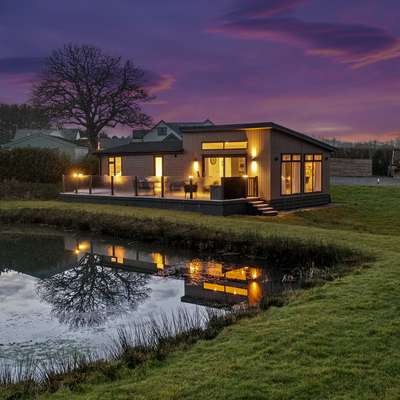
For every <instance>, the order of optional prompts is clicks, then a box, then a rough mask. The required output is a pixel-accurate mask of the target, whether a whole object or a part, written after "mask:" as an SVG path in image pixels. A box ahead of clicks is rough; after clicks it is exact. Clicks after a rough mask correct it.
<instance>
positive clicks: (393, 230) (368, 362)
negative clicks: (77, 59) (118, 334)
mask: <svg viewBox="0 0 400 400" xmlns="http://www.w3.org/2000/svg"><path fill="white" fill-rule="evenodd" d="M332 192H333V200H334V203H335V206H332V207H327V208H321V209H316V210H311V211H302V212H297V213H290V214H281V215H280V216H278V217H276V218H264V217H246V216H243V217H225V218H222V217H206V216H200V215H198V214H191V213H178V212H173V211H161V210H160V211H155V210H145V209H133V208H128V207H113V206H102V205H99V206H95V205H88V204H86V205H79V204H67V203H61V202H0V216H1V214H2V213H6V212H7V211H9V210H15V209H16V208H34V209H36V208H39V207H40V208H44V209H46V210H49V211H48V212H49V213H50V212H52V210H54V209H57V210H59V211H62V212H66V213H68V212H69V210H76V209H79V210H87V212H89V213H94V214H95V216H96V217H98V218H101V215H104V214H107V213H112V214H117V215H123V216H126V217H129V216H132V215H133V216H136V217H138V216H139V217H140V216H146V217H149V218H161V219H162V222H164V223H166V224H167V223H169V224H172V223H178V222H184V223H191V224H195V225H201V226H207V227H212V228H213V229H219V230H223V231H226V232H227V234H229V233H230V232H243V234H246V233H247V232H249V231H254V230H256V231H257V232H259V233H260V234H262V235H265V236H266V237H268V236H270V235H272V234H273V235H282V236H285V237H286V236H290V237H295V238H298V237H300V238H310V239H318V240H323V241H326V242H332V243H336V244H340V245H346V246H349V247H352V248H355V249H357V250H363V251H368V252H372V253H373V254H374V255H375V257H376V259H375V261H373V262H371V263H370V264H369V265H367V266H363V267H362V268H359V269H356V270H355V271H353V272H352V273H351V274H349V275H347V276H345V277H343V278H341V279H338V280H336V281H334V282H331V283H327V284H325V285H324V286H322V287H318V288H313V289H310V290H307V291H304V292H302V293H301V294H300V295H298V296H297V297H296V298H294V299H293V300H292V301H291V302H290V303H289V305H287V306H285V307H282V308H275V307H272V308H271V309H269V310H268V311H266V312H263V313H261V314H260V315H258V316H257V317H255V318H252V319H244V320H241V321H240V322H239V323H237V324H235V325H232V326H230V327H228V328H225V329H224V331H223V332H222V333H221V334H220V335H219V336H218V337H217V338H216V339H213V340H210V341H201V342H198V343H197V344H195V345H193V346H191V347H189V348H185V349H182V350H179V351H176V352H175V353H173V354H171V355H169V356H168V357H167V358H166V359H165V360H163V361H152V362H150V363H147V364H145V365H143V366H141V367H139V368H137V369H134V370H124V371H122V372H121V374H120V376H119V377H118V379H114V380H111V379H110V380H109V381H107V382H104V381H100V380H96V378H95V377H94V378H93V379H92V381H91V382H89V383H84V384H80V385H78V387H77V388H76V390H74V391H71V390H69V389H62V390H59V391H58V392H56V393H53V394H42V395H41V396H40V398H41V399H76V400H78V399H79V400H81V399H102V400H108V399H228V398H229V399H279V400H283V399H296V400H300V399H340V400H343V399H399V397H400V379H399V376H400V318H399V312H400V246H399V242H400V237H399V236H400V234H399V231H400V230H399V228H398V226H397V225H396V223H397V222H398V221H400V202H399V200H400V189H398V188H390V187H351V186H346V187H334V188H333V190H332ZM7 395H8V394H7V393H6V392H5V391H3V393H1V392H0V398H2V396H3V398H7V397H6V396H7Z"/></svg>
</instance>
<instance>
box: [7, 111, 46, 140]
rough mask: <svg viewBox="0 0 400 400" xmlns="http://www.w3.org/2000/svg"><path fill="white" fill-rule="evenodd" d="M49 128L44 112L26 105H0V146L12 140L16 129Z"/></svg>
mask: <svg viewBox="0 0 400 400" xmlns="http://www.w3.org/2000/svg"><path fill="white" fill-rule="evenodd" d="M46 128H50V123H49V117H48V115H47V114H46V111H45V110H43V109H41V108H38V107H32V106H30V105H28V104H0V144H3V143H7V142H9V141H10V140H12V139H13V138H14V135H15V132H16V130H17V129H46Z"/></svg>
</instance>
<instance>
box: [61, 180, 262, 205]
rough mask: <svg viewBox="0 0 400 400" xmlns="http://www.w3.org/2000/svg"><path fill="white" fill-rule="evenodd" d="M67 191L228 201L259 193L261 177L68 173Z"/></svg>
mask: <svg viewBox="0 0 400 400" xmlns="http://www.w3.org/2000/svg"><path fill="white" fill-rule="evenodd" d="M63 192H64V193H75V194H97V195H111V196H143V197H171V198H181V199H201V200H210V199H213V200H224V199H234V198H243V197H257V196H258V179H257V177H237V178H201V177H188V178H187V177H182V176H108V175H82V174H74V175H64V176H63Z"/></svg>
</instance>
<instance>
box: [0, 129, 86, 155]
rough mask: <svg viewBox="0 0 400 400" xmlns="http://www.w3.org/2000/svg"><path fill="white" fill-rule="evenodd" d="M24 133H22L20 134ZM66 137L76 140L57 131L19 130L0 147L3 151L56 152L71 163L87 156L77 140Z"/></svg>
mask: <svg viewBox="0 0 400 400" xmlns="http://www.w3.org/2000/svg"><path fill="white" fill-rule="evenodd" d="M21 131H24V132H21ZM66 137H70V138H76V135H74V134H73V133H72V132H71V135H69V134H68V135H66V134H65V132H64V134H61V133H60V131H59V130H47V129H44V130H43V131H42V130H32V131H30V130H26V129H21V130H19V131H17V132H16V135H15V138H14V139H13V140H12V141H11V142H8V143H6V144H4V145H3V146H2V148H3V149H18V148H40V149H52V150H58V151H59V152H61V153H64V154H66V155H67V156H68V157H69V158H70V159H71V160H72V161H79V160H81V159H83V158H84V157H85V156H86V155H87V154H88V151H89V150H88V147H87V146H86V145H85V144H83V143H81V142H80V139H78V140H75V139H74V140H71V139H69V138H68V139H67V138H66Z"/></svg>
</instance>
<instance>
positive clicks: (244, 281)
mask: <svg viewBox="0 0 400 400" xmlns="http://www.w3.org/2000/svg"><path fill="white" fill-rule="evenodd" d="M188 272H189V279H187V280H185V296H184V297H182V301H184V302H188V303H196V304H204V305H215V304H220V305H234V304H239V303H243V302H244V303H248V304H249V305H256V304H258V303H259V302H260V300H261V298H262V297H263V296H264V295H266V294H272V292H273V291H274V290H279V286H280V285H278V287H275V286H273V285H272V282H273V281H272V279H271V276H269V275H268V273H267V272H266V271H265V270H264V269H262V268H257V267H241V268H232V267H226V266H224V264H220V263H216V262H204V261H200V260H193V261H191V262H190V263H189V271H188Z"/></svg>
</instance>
